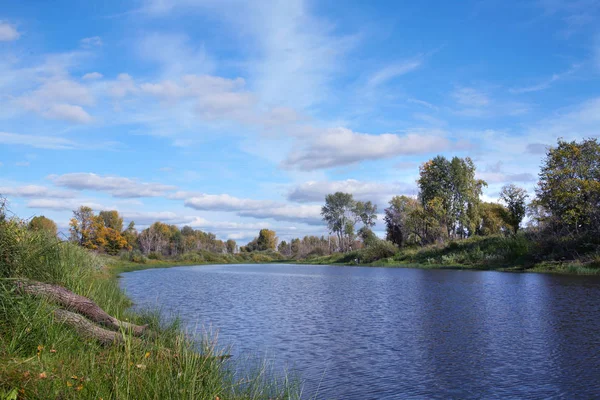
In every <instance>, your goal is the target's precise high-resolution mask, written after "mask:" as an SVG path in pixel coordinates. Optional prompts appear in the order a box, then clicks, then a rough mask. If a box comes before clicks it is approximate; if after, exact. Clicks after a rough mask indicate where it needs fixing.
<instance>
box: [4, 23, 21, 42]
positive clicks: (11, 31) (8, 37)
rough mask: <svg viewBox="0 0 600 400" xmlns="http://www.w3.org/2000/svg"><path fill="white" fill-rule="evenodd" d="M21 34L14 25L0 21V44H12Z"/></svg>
mask: <svg viewBox="0 0 600 400" xmlns="http://www.w3.org/2000/svg"><path fill="white" fill-rule="evenodd" d="M20 36H21V34H20V33H19V32H18V31H17V28H15V26H14V25H11V24H9V23H8V22H4V21H0V42H11V41H13V40H17V39H18V38H19V37H20Z"/></svg>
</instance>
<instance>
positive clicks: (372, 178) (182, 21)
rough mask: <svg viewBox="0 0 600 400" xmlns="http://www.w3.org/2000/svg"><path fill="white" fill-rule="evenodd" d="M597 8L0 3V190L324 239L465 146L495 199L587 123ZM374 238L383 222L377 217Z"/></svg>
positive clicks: (307, 0)
mask: <svg viewBox="0 0 600 400" xmlns="http://www.w3.org/2000/svg"><path fill="white" fill-rule="evenodd" d="M599 17H600V1H597V0H573V1H563V0H532V1H513V2H510V1H495V0H480V1H463V2H449V1H421V2H399V1H383V0H382V1H353V0H349V1H345V2H343V3H342V2H331V1H311V0H279V1H277V0H273V1H270V0H264V1H262V0H261V1H242V0H139V1H103V2H76V1H54V2H51V3H49V2H44V1H40V0H35V1H34V0H24V1H18V2H5V3H4V5H3V6H2V7H1V8H0V163H1V164H0V193H2V194H3V195H5V196H6V197H7V198H8V199H9V201H10V208H11V210H12V211H13V212H15V213H16V214H17V215H19V216H21V217H26V218H27V217H31V216H34V215H46V216H48V217H50V218H53V219H54V220H55V221H56V222H57V223H58V224H59V227H60V228H61V229H62V230H63V231H65V230H66V228H67V226H68V220H69V218H70V216H71V210H72V209H74V208H76V207H77V206H79V205H81V204H86V205H90V206H92V207H93V208H94V209H95V210H97V211H99V210H101V209H117V210H119V211H120V212H121V213H122V214H123V215H124V216H125V219H126V220H128V221H129V220H132V219H133V220H134V221H135V222H136V223H137V225H138V227H139V228H143V227H144V226H147V225H148V224H149V223H151V222H153V221H155V220H162V221H164V222H167V223H173V224H178V225H184V224H188V225H191V226H193V227H195V228H198V229H202V230H205V231H211V232H215V233H216V234H217V235H218V236H219V237H220V238H222V239H228V238H233V239H236V240H238V241H239V242H240V243H244V242H245V241H248V240H249V239H251V238H252V237H254V236H255V235H256V233H257V231H258V229H260V228H264V227H267V228H270V229H274V230H276V231H277V233H278V235H279V237H280V238H283V239H286V238H290V237H295V236H304V235H305V234H310V233H312V234H323V233H326V232H325V227H324V226H323V224H322V223H321V222H320V216H319V211H320V206H321V204H322V203H323V199H324V197H325V195H326V194H327V193H331V192H335V191H340V190H341V191H347V192H351V193H354V195H355V197H357V198H358V199H368V200H373V201H375V202H376V203H377V204H378V206H379V209H380V211H383V208H385V206H386V203H387V201H389V199H390V198H391V197H392V196H393V195H399V194H408V195H414V194H416V187H415V186H416V185H415V179H416V177H417V175H418V166H419V164H420V163H422V162H423V161H426V160H427V159H430V158H431V157H433V156H435V155H437V154H443V155H446V156H453V155H458V156H461V157H463V156H470V157H472V158H473V159H474V160H475V162H476V165H477V167H478V175H479V177H481V178H483V179H485V180H487V181H488V184H489V186H488V188H487V189H486V190H485V198H486V199H487V200H493V201H495V199H496V198H497V194H498V192H499V190H500V188H501V187H502V185H504V184H506V183H515V184H518V185H521V186H524V187H526V188H527V189H528V190H529V191H530V192H531V191H532V189H533V187H534V185H535V181H536V175H537V172H538V169H539V165H540V162H541V160H542V158H543V155H544V150H545V148H546V146H548V145H552V144H553V143H555V142H556V139H557V138H559V137H563V138H565V139H581V138H584V137H591V136H596V135H598V133H599V132H600V131H599V129H598V127H599V125H600V80H599V78H600V23H599V22H600V21H599V19H600V18H599ZM377 230H378V232H379V233H380V234H381V232H382V230H383V226H382V223H381V222H380V223H379V224H378V226H377Z"/></svg>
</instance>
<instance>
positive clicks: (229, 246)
mask: <svg viewBox="0 0 600 400" xmlns="http://www.w3.org/2000/svg"><path fill="white" fill-rule="evenodd" d="M225 247H226V248H227V252H228V253H229V254H234V253H235V250H236V248H237V243H236V242H235V240H233V239H228V240H227V242H225Z"/></svg>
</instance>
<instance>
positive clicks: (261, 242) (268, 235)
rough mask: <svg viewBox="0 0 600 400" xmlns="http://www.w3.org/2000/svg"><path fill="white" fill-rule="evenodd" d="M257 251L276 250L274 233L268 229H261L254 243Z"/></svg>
mask: <svg viewBox="0 0 600 400" xmlns="http://www.w3.org/2000/svg"><path fill="white" fill-rule="evenodd" d="M256 244H257V246H258V249H257V250H259V251H264V250H275V249H276V248H277V236H276V233H275V231H272V230H270V229H261V230H260V232H259V233H258V239H257V241H256Z"/></svg>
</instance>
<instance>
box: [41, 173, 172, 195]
mask: <svg viewBox="0 0 600 400" xmlns="http://www.w3.org/2000/svg"><path fill="white" fill-rule="evenodd" d="M49 178H50V179H51V180H52V182H54V184H55V185H57V186H63V187H67V188H70V189H75V190H97V191H101V192H107V193H110V194H111V195H113V196H114V197H127V198H135V197H158V196H164V195H165V194H166V193H167V192H169V191H171V190H175V186H170V185H163V184H160V183H144V182H138V181H137V180H134V179H130V178H124V177H120V176H101V175H96V174H94V173H86V172H79V173H70V174H64V175H58V176H57V175H51V176H49Z"/></svg>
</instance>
